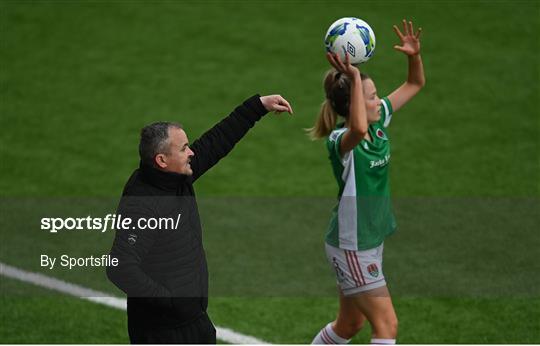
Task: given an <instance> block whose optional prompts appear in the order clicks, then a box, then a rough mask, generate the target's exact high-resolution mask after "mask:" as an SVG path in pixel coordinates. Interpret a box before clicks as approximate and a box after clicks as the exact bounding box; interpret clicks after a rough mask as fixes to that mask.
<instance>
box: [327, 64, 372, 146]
mask: <svg viewBox="0 0 540 346" xmlns="http://www.w3.org/2000/svg"><path fill="white" fill-rule="evenodd" d="M326 57H327V59H328V62H330V64H331V65H332V66H333V67H334V68H335V69H336V70H337V71H338V72H340V73H343V74H345V75H347V76H348V77H349V78H350V80H351V96H350V104H349V118H348V120H349V123H348V130H347V131H346V132H345V133H344V134H343V138H342V139H341V143H340V148H339V151H340V154H341V155H342V156H343V155H344V154H345V153H347V152H349V151H351V150H352V149H353V148H354V147H355V146H356V145H357V144H358V143H360V141H361V140H362V138H364V136H365V135H366V133H367V131H368V121H367V114H366V107H365V101H364V91H363V87H362V79H361V77H360V70H359V69H358V68H357V67H355V66H353V65H351V63H350V61H349V54H345V62H342V61H341V59H340V58H339V55H337V54H336V55H333V54H331V53H326Z"/></svg>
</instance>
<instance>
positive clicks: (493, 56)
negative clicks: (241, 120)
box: [0, 0, 540, 343]
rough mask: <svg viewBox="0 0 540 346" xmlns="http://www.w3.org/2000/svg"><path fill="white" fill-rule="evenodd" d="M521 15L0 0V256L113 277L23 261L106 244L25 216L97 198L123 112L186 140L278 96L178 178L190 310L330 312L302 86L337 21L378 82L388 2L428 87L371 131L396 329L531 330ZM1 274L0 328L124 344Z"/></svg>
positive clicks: (399, 74) (529, 124) (128, 156)
mask: <svg viewBox="0 0 540 346" xmlns="http://www.w3.org/2000/svg"><path fill="white" fill-rule="evenodd" d="M539 12H540V6H539V4H538V2H534V1H532V2H529V1H519V2H516V1H513V2H505V1H496V2H484V1H476V2H460V3H459V4H456V3H451V2H425V1H422V2H407V3H396V2H369V3H367V2H323V1H321V2H310V3H308V2H302V1H293V2H283V1H279V2H270V1H266V2H263V1H256V2H247V1H234V2H221V1H209V2H203V3H199V2H173V1H154V2H142V1H131V2H128V1H123V2H120V1H118V2H98V1H85V2H82V1H73V2H51V1H6V0H0V126H1V127H2V133H1V134H0V159H1V162H2V164H1V165H0V177H1V179H0V196H2V200H1V201H0V208H1V209H0V212H1V215H0V236H1V239H0V260H1V261H3V262H6V263H9V264H11V265H15V266H18V267H21V268H24V269H27V270H32V271H40V272H43V273H45V274H47V275H52V276H55V277H59V278H61V279H64V280H67V281H72V282H75V283H79V284H83V285H85V286H88V287H92V288H95V289H99V290H104V291H107V292H111V293H114V294H120V293H119V291H118V290H117V289H116V288H114V287H113V286H112V285H111V284H110V283H108V282H107V281H106V280H105V278H104V275H103V271H102V270H77V271H66V270H58V269H57V270H53V271H46V270H44V269H41V268H39V262H38V259H39V255H40V254H42V253H46V254H51V255H55V254H56V255H58V254H62V253H69V254H72V255H77V256H88V255H91V254H101V253H106V252H107V251H108V249H109V247H110V244H111V238H112V233H105V234H76V233H70V234H56V235H51V234H47V233H45V232H43V231H41V230H39V219H40V217H43V216H51V215H54V216H56V215H58V216H60V215H66V216H86V215H88V214H91V215H93V216H101V215H104V214H106V213H109V212H112V211H113V210H114V206H115V204H116V201H117V197H118V196H119V194H120V192H121V189H122V187H123V184H124V183H125V180H126V179H127V177H128V176H129V174H130V173H131V172H132V170H133V169H134V168H135V167H136V166H137V164H138V158H137V140H138V131H139V129H140V128H141V127H142V126H143V125H145V124H147V123H149V122H153V121H157V120H173V121H179V122H181V123H182V124H183V125H184V127H185V128H186V129H187V134H188V136H189V138H190V140H193V139H195V138H196V137H197V136H198V135H200V134H201V133H203V132H204V131H205V130H206V129H208V128H210V127H211V126H212V125H213V124H214V123H215V122H217V121H219V120H220V119H221V118H222V117H223V116H224V115H226V114H228V112H229V111H230V110H231V109H233V108H234V107H235V106H236V105H237V104H238V103H239V102H241V101H242V100H243V99H245V98H247V97H249V96H250V95H252V94H254V93H257V92H259V93H261V94H267V93H281V94H282V95H284V96H285V97H287V99H289V101H291V103H292V104H293V107H294V110H295V115H294V116H293V117H289V116H274V115H269V116H267V117H266V118H264V119H263V120H262V121H261V122H260V123H258V124H257V125H256V128H255V129H253V130H252V131H251V132H250V133H249V134H248V135H247V136H246V138H245V139H244V140H243V141H242V142H241V143H240V144H239V145H238V146H237V147H236V148H235V149H234V151H233V152H232V153H231V154H230V155H229V156H228V157H227V158H226V159H224V160H223V161H221V162H220V163H219V165H218V166H216V167H215V168H214V169H213V170H211V171H210V172H209V173H208V174H207V175H205V176H204V177H202V178H201V179H200V180H199V181H198V182H197V184H196V189H197V194H198V199H199V205H200V212H201V215H202V220H203V226H204V230H205V247H206V250H207V255H208V261H209V266H210V274H211V287H210V289H211V292H212V297H211V299H210V308H209V309H210V310H209V311H210V314H211V316H212V317H213V318H214V320H215V322H216V323H217V324H219V325H222V326H227V327H231V328H234V329H235V330H238V331H241V332H243V333H246V334H250V335H253V336H256V337H259V338H262V339H264V340H268V341H271V342H291V343H306V342H309V341H310V340H311V338H312V337H313V335H314V334H316V332H317V331H318V330H319V328H320V327H321V326H322V325H324V324H325V323H327V322H328V321H329V320H331V319H332V318H333V317H334V314H335V312H336V309H337V301H336V298H335V297H334V295H335V293H334V281H333V280H334V279H333V276H332V273H331V271H330V270H329V268H328V264H327V263H326V260H325V257H324V253H323V233H324V229H325V227H326V224H327V222H328V216H329V210H330V208H331V207H332V205H333V203H334V198H335V195H336V193H337V190H336V186H335V182H334V179H333V177H332V175H331V170H330V166H329V164H328V159H327V154H326V153H325V150H324V147H323V145H322V143H321V142H311V141H309V140H308V139H307V137H306V136H305V135H304V134H303V130H302V129H303V128H306V127H309V126H311V125H312V124H313V122H314V120H315V117H316V114H317V112H318V106H319V104H320V103H321V102H322V100H323V92H322V87H321V84H322V83H321V80H322V76H323V74H324V72H325V70H326V69H327V62H326V61H325V59H324V55H323V44H322V40H323V35H324V33H325V31H326V28H327V26H328V25H329V24H330V23H331V22H332V21H334V20H335V19H336V18H339V17H342V16H350V15H355V16H358V17H361V18H363V19H365V20H366V21H367V22H369V23H370V25H371V26H372V27H373V28H374V30H375V32H376V35H377V48H376V53H375V57H374V58H373V60H372V61H370V62H369V63H367V64H366V65H363V66H361V68H362V71H364V72H367V73H368V74H370V75H371V76H372V77H373V78H374V80H375V82H376V85H377V88H378V90H379V93H380V96H383V95H385V94H387V93H389V92H391V91H392V90H393V88H395V87H397V86H398V85H399V84H400V83H401V82H402V81H403V80H404V78H405V76H406V59H405V58H404V57H403V56H401V55H400V54H398V53H396V52H394V51H393V49H392V46H393V45H394V44H395V43H396V39H395V38H394V33H393V32H392V30H391V26H392V24H394V23H398V22H399V21H400V20H401V19H402V18H403V17H407V18H412V19H413V20H414V21H415V23H417V24H418V25H421V26H422V27H423V29H424V33H423V37H422V54H423V60H424V64H425V70H426V79H427V85H426V88H425V89H424V90H423V91H422V93H421V94H419V95H418V97H417V98H416V99H415V100H414V101H413V102H411V103H410V104H409V105H407V106H406V107H405V108H404V109H403V110H401V111H400V112H399V113H398V114H396V115H395V117H394V120H393V123H392V126H391V129H390V136H391V139H392V163H391V165H392V168H391V180H392V181H391V185H392V191H393V196H394V205H395V209H396V216H397V221H398V224H399V227H400V228H399V232H398V233H397V234H396V235H395V236H393V237H392V238H390V239H389V240H388V241H387V243H386V246H385V250H386V251H385V275H386V276H387V278H388V281H389V285H390V287H391V290H392V292H393V294H394V299H395V306H396V310H397V312H398V317H399V319H400V336H399V341H400V342H403V343H538V342H540V335H539V332H538V330H537V329H538V328H534V327H535V326H536V325H538V321H539V317H538V310H539V304H540V303H539V299H540V293H539V290H538V287H539V286H540V282H539V280H540V279H539V278H538V272H540V265H539V264H538V261H537V254H536V252H535V250H534V249H536V248H538V247H540V237H539V234H538V225H539V224H540V220H539V216H538V210H539V209H540V208H539V203H540V201H539V196H540V179H538V172H539V171H540V155H539V153H540V150H539V149H540V148H539V145H540V143H539V142H540V119H539V117H538V111H537V105H536V103H537V98H538V95H539V85H540V83H539V79H540V71H539V68H538V67H539V64H538V61H540V57H539V55H540V46H539V45H540V40H539V29H540V16H539V15H538V14H539ZM0 279H1V288H2V292H0V293H2V310H1V313H0V315H1V318H2V323H1V326H0V342H2V343H7V342H12V343H56V342H59V343H116V342H126V341H127V339H126V329H125V313H123V312H119V311H115V310H111V309H109V308H106V307H102V306H98V305H94V304H92V303H89V302H83V301H78V300H76V299H74V298H69V297H64V296H59V295H51V294H44V293H43V290H41V289H35V288H31V287H32V286H29V285H26V284H20V283H18V282H14V281H12V280H8V279H5V278H4V277H1V278H0ZM16 292H19V294H18V295H17V294H15V293H16ZM51 316H53V317H54V318H52V317H51ZM56 317H57V318H56ZM81 326H83V327H81ZM354 341H355V342H368V341H369V328H367V329H366V330H364V331H362V333H361V334H360V335H359V336H357V338H356V339H355V340H354Z"/></svg>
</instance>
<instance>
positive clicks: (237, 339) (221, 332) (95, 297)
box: [0, 262, 270, 344]
mask: <svg viewBox="0 0 540 346" xmlns="http://www.w3.org/2000/svg"><path fill="white" fill-rule="evenodd" d="M0 275H4V276H7V277H9V278H12V279H17V280H20V281H24V282H27V283H31V284H34V285H37V286H41V287H45V288H48V289H50V290H53V291H58V292H62V293H65V294H68V295H70V296H75V297H77V298H80V299H85V300H89V301H91V302H94V303H97V304H102V305H106V306H109V307H112V308H115V309H120V310H126V309H127V301H126V299H125V298H118V297H110V296H107V293H104V292H99V291H95V290H92V289H89V288H86V287H82V286H79V285H75V284H72V283H69V282H66V281H62V280H59V279H55V278H52V277H50V276H46V275H43V274H39V273H32V272H27V271H25V270H22V269H18V268H15V267H12V266H10V265H7V264H5V263H2V262H0ZM216 332H217V338H218V339H220V340H223V341H225V342H228V343H231V344H270V343H269V342H266V341H263V340H260V339H257V338H255V337H253V336H249V335H244V334H241V333H238V332H235V331H234V330H232V329H229V328H224V327H218V326H216Z"/></svg>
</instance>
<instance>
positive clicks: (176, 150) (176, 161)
mask: <svg viewBox="0 0 540 346" xmlns="http://www.w3.org/2000/svg"><path fill="white" fill-rule="evenodd" d="M160 155H161V157H159V156H160ZM194 155H195V154H194V153H193V151H191V149H190V148H189V142H188V138H187V135H186V133H185V132H184V130H182V129H179V128H174V127H171V128H169V150H168V152H167V153H164V154H159V155H158V157H156V160H157V162H158V165H159V166H160V167H161V169H162V170H164V171H166V172H174V173H178V174H184V175H192V174H193V171H192V170H191V166H190V164H189V163H190V161H191V157H193V156H194Z"/></svg>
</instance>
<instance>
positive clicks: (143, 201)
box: [107, 95, 267, 327]
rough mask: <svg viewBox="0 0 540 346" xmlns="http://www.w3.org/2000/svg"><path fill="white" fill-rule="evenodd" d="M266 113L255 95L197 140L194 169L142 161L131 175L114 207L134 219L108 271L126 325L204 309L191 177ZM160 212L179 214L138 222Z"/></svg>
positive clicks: (172, 320)
mask: <svg viewBox="0 0 540 346" xmlns="http://www.w3.org/2000/svg"><path fill="white" fill-rule="evenodd" d="M266 113H267V111H266V109H265V108H264V106H263V105H262V103H261V101H260V99H259V95H255V96H253V97H251V98H249V99H248V100H246V101H245V102H244V103H243V104H242V105H240V106H238V107H237V108H236V109H235V110H234V111H233V112H232V113H231V114H230V115H229V116H228V117H226V118H225V119H223V120H222V121H221V122H219V123H218V124H217V125H215V126H214V127H213V128H212V129H210V130H209V131H207V132H206V133H204V134H203V135H202V136H201V137H200V138H199V139H197V140H195V141H194V142H193V143H192V144H191V145H190V148H191V150H193V152H194V153H195V155H194V156H193V157H192V159H191V169H192V170H193V175H192V176H186V175H181V174H176V173H169V172H163V171H160V170H158V169H156V168H153V167H150V166H147V165H143V164H141V165H140V167H139V169H137V170H135V171H134V172H133V174H132V175H131V177H130V178H129V180H128V182H127V183H126V185H125V187H124V191H123V193H122V198H121V200H120V203H119V206H118V210H117V215H121V217H122V218H126V217H129V218H131V219H132V220H133V221H132V225H135V227H134V228H128V229H127V230H123V229H122V230H117V231H116V237H115V240H114V243H113V246H112V250H111V253H110V254H111V256H112V257H116V258H118V261H119V264H118V266H116V267H113V266H110V267H108V268H107V276H108V278H109V279H110V280H111V281H112V282H113V283H114V284H115V285H116V286H117V287H118V288H120V289H121V290H122V291H124V292H125V293H126V294H127V296H128V322H129V323H130V324H131V325H140V326H141V327H144V326H149V327H152V326H162V327H167V326H171V327H172V326H179V325H182V324H186V323H189V322H190V321H192V320H194V319H196V318H198V317H199V316H200V315H201V314H202V313H204V312H205V311H206V308H207V305H208V271H207V265H206V257H205V253H204V249H203V245H202V229H201V223H200V218H199V213H198V208H197V202H196V200H195V190H194V189H193V183H194V182H195V181H196V180H197V179H198V178H199V177H200V176H201V175H203V174H204V173H205V172H206V171H207V170H208V169H210V168H211V167H212V166H214V165H215V164H216V163H217V162H218V161H219V160H220V159H221V158H223V157H225V156H226V155H227V154H228V153H229V152H230V151H231V150H232V148H233V147H234V145H235V144H236V143H237V142H238V141H239V140H240V139H241V138H242V137H243V136H244V135H245V134H246V133H247V132H248V130H249V129H250V128H251V127H253V125H255V122H257V121H258V120H259V119H260V118H261V117H262V116H263V115H265V114H266ZM179 214H180V215H181V216H180V217H178V215H179ZM160 217H161V218H163V217H169V218H171V219H172V220H174V221H180V222H179V224H178V225H177V227H170V226H168V228H167V229H163V228H161V229H159V230H150V229H139V228H138V227H136V225H137V222H138V220H139V219H140V218H144V219H146V220H147V219H149V218H160Z"/></svg>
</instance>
